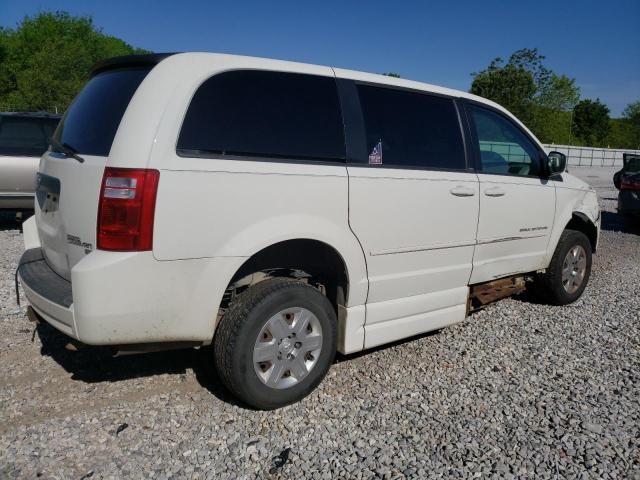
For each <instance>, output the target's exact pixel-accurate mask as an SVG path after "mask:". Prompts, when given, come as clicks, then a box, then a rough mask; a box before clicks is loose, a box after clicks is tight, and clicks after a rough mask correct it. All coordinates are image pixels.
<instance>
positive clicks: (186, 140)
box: [177, 70, 345, 161]
mask: <svg viewBox="0 0 640 480" xmlns="http://www.w3.org/2000/svg"><path fill="white" fill-rule="evenodd" d="M177 153H178V154H179V155H181V156H185V157H188V156H199V155H205V156H206V155H207V154H218V155H219V154H226V155H248V156H255V157H276V158H290V159H310V160H329V161H331V160H333V161H343V160H344V158H345V143H344V127H343V124H342V116H341V113H340V106H339V102H338V93H337V87H336V82H335V80H334V79H333V78H330V77H321V76H314V75H303V74H297V73H282V72H272V71H259V70H236V71H229V72H224V73H221V74H218V75H215V76H213V77H211V78H210V79H208V80H207V81H205V82H204V83H203V84H202V85H201V86H200V87H199V88H198V90H197V91H196V93H195V95H194V96H193V99H192V101H191V104H190V105H189V108H188V110H187V114H186V116H185V119H184V123H183V125H182V130H181V132H180V137H179V139H178V145H177Z"/></svg>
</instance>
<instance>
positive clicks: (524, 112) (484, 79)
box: [471, 58, 536, 123]
mask: <svg viewBox="0 0 640 480" xmlns="http://www.w3.org/2000/svg"><path fill="white" fill-rule="evenodd" d="M471 93H473V94H475V95H480V96H481V97H484V98H488V99H489V100H493V101H494V102H497V103H499V104H500V105H502V106H503V107H505V108H506V109H507V110H509V111H511V112H512V113H513V114H514V115H516V116H517V117H519V118H520V119H521V120H523V121H524V122H525V123H527V122H528V121H530V120H531V115H530V114H531V105H532V103H533V96H534V95H535V93H536V84H535V81H534V78H533V75H532V73H531V72H530V71H528V70H527V69H525V68H523V67H522V66H518V65H515V64H512V63H507V64H506V65H505V64H503V60H502V59H501V58H496V59H494V60H493V61H492V62H491V63H490V64H489V66H488V67H487V68H486V69H485V70H483V71H481V72H479V73H476V74H475V78H474V79H473V83H472V84H471Z"/></svg>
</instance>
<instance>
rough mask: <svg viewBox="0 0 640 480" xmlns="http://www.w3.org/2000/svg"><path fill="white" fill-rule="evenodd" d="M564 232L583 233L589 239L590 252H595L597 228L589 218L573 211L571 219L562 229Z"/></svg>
mask: <svg viewBox="0 0 640 480" xmlns="http://www.w3.org/2000/svg"><path fill="white" fill-rule="evenodd" d="M564 229H565V230H576V231H578V232H582V233H584V234H585V235H586V236H587V238H588V239H589V243H590V244H591V250H592V251H593V252H595V251H596V249H597V247H598V227H596V225H595V223H594V222H593V221H592V220H591V219H590V218H589V216H588V215H587V214H586V213H584V212H581V211H573V212H572V213H571V218H570V219H569V221H568V222H567V224H566V225H565V227H564Z"/></svg>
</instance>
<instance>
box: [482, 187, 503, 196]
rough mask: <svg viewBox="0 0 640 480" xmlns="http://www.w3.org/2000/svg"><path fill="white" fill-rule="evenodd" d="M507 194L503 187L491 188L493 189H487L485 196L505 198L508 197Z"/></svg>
mask: <svg viewBox="0 0 640 480" xmlns="http://www.w3.org/2000/svg"><path fill="white" fill-rule="evenodd" d="M506 193H507V192H506V191H505V189H504V188H502V187H491V188H487V189H486V190H485V191H484V194H485V195H486V196H487V197H503V196H504V195H506Z"/></svg>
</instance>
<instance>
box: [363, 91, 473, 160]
mask: <svg viewBox="0 0 640 480" xmlns="http://www.w3.org/2000/svg"><path fill="white" fill-rule="evenodd" d="M358 95H359V97H360V105H361V107H362V114H363V117H364V123H365V130H366V139H367V152H368V154H369V163H370V164H381V165H392V166H399V167H413V168H433V169H444V170H463V169H465V167H466V162H465V153H464V146H463V140H462V132H461V130H460V122H459V120H458V113H457V111H456V107H455V105H454V103H453V99H450V98H446V97H441V96H436V95H429V94H423V93H419V92H413V91H407V90H398V89H393V88H384V87H377V86H370V85H363V84H360V85H358Z"/></svg>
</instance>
